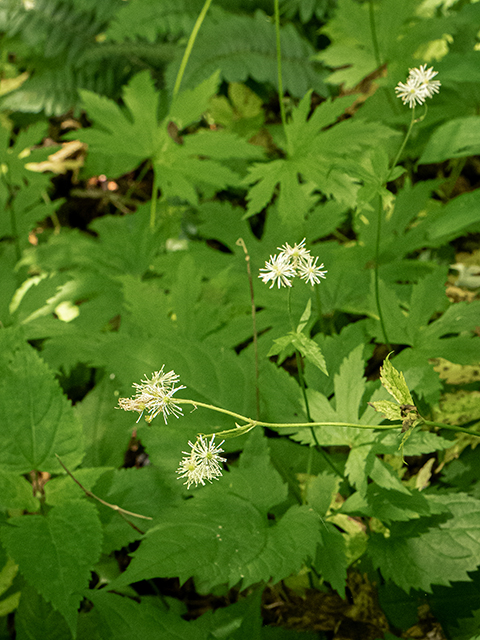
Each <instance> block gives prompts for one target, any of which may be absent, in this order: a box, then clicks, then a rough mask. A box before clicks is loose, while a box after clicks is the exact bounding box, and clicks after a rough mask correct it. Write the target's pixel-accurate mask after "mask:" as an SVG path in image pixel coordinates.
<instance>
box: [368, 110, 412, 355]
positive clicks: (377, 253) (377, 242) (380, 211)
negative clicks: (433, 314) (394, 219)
mask: <svg viewBox="0 0 480 640" xmlns="http://www.w3.org/2000/svg"><path fill="white" fill-rule="evenodd" d="M414 124H415V107H413V108H412V118H411V120H410V124H409V126H408V129H407V133H406V134H405V138H404V140H403V142H402V145H401V147H400V149H399V150H398V153H397V155H396V156H395V160H394V161H393V164H392V166H391V168H390V171H389V172H388V175H387V178H386V181H385V182H386V183H387V182H388V181H389V179H390V176H391V175H392V172H393V170H394V169H395V167H396V166H397V162H398V160H399V159H400V156H401V155H402V153H403V150H404V149H405V145H406V144H407V141H408V139H409V137H410V134H411V133H412V129H413V125H414ZM382 217H383V207H382V201H381V199H380V202H379V204H378V217H377V235H376V239H375V274H374V285H375V302H376V305H377V311H378V317H379V319H380V326H381V328H382V333H383V339H384V341H385V344H386V345H387V347H388V350H389V351H391V350H392V347H391V345H390V340H389V339H388V334H387V330H386V327H385V320H384V317H383V311H382V305H381V302H380V278H379V275H378V267H379V262H380V238H381V235H382Z"/></svg>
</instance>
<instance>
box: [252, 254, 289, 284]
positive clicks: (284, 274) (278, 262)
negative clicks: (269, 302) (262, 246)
mask: <svg viewBox="0 0 480 640" xmlns="http://www.w3.org/2000/svg"><path fill="white" fill-rule="evenodd" d="M260 271H264V272H265V273H260V275H259V276H258V277H259V278H261V279H262V280H263V282H264V283H265V284H268V283H269V282H270V281H272V284H271V285H270V289H271V288H272V287H273V286H274V285H275V283H277V284H278V288H279V289H280V286H282V287H291V286H292V283H291V282H290V280H289V278H294V277H295V269H294V268H293V266H292V264H291V263H290V260H289V258H288V257H287V256H286V255H285V253H280V254H279V255H278V256H270V261H269V262H268V261H267V262H265V267H264V268H262V269H260Z"/></svg>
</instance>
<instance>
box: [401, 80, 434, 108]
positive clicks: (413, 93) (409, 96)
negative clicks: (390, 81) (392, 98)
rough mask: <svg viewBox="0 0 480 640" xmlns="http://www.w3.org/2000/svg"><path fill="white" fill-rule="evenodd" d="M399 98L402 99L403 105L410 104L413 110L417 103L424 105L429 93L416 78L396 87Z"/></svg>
mask: <svg viewBox="0 0 480 640" xmlns="http://www.w3.org/2000/svg"><path fill="white" fill-rule="evenodd" d="M395 91H396V93H397V98H401V99H402V102H403V104H408V106H409V107H410V109H412V108H413V107H414V106H415V104H416V103H418V104H423V103H424V102H425V98H426V97H427V93H426V91H425V89H423V88H422V87H421V86H420V85H419V83H418V82H417V81H416V80H415V78H408V79H407V82H399V83H398V84H397V86H396V87H395Z"/></svg>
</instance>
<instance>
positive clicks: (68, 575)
mask: <svg viewBox="0 0 480 640" xmlns="http://www.w3.org/2000/svg"><path fill="white" fill-rule="evenodd" d="M0 539H1V541H2V544H3V545H4V546H5V548H6V549H7V551H8V553H9V554H10V556H11V557H12V558H13V559H14V560H15V562H16V563H17V564H18V565H19V567H20V571H21V572H22V574H23V575H24V577H25V579H26V580H27V582H29V583H30V584H31V585H32V586H33V587H35V589H37V591H38V592H39V593H40V594H41V595H42V596H43V598H45V600H46V601H47V602H51V603H52V605H53V607H54V608H55V609H56V610H57V611H59V612H60V613H61V614H62V615H63V616H64V618H65V620H66V621H67V623H68V626H69V628H70V631H71V632H72V635H73V636H74V637H75V635H76V626H77V609H78V606H79V604H80V602H81V600H82V598H83V595H82V591H83V590H84V589H85V588H86V587H87V585H88V582H89V580H90V574H91V571H92V569H93V567H94V565H95V563H96V562H97V561H98V559H99V557H100V548H101V540H102V532H101V527H100V521H99V519H98V515H97V511H96V509H95V507H94V506H93V505H92V504H90V503H88V502H86V501H85V500H82V501H72V502H69V503H65V504H62V505H61V506H58V507H53V508H52V510H51V511H50V512H49V513H48V515H47V516H23V517H18V518H11V519H10V520H9V521H8V525H7V526H4V527H2V529H0Z"/></svg>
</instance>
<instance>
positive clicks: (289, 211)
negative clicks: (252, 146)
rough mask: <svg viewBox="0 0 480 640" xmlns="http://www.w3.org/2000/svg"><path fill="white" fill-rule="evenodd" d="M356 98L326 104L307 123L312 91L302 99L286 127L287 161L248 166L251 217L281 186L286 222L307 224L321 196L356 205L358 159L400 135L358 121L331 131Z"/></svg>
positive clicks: (281, 207)
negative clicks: (320, 194) (293, 218)
mask: <svg viewBox="0 0 480 640" xmlns="http://www.w3.org/2000/svg"><path fill="white" fill-rule="evenodd" d="M354 99H355V96H344V97H342V98H338V99H337V100H335V101H333V102H332V101H326V102H324V103H322V104H321V105H320V106H319V107H317V109H316V110H315V111H314V113H313V115H312V116H311V117H310V118H308V114H309V112H310V106H311V105H310V103H311V91H309V92H308V93H307V94H306V95H305V96H304V97H303V98H302V100H301V101H300V103H299V105H298V107H296V108H295V109H294V110H293V113H292V119H291V121H290V122H289V123H287V126H286V136H287V140H286V154H287V157H286V158H285V159H278V160H273V161H270V162H268V163H264V164H253V165H252V166H251V167H249V174H248V176H247V177H246V178H245V180H244V182H245V184H249V185H254V186H252V187H251V188H250V190H249V194H248V196H247V200H248V208H247V215H248V216H251V215H254V214H256V213H259V212H260V211H261V210H262V209H264V208H265V207H266V205H267V204H268V203H269V202H270V200H271V198H272V196H273V194H274V191H275V189H276V186H277V185H278V184H280V194H279V197H278V202H277V206H278V210H279V214H280V217H281V218H282V219H283V221H286V220H288V218H292V217H296V218H297V219H298V220H300V221H301V220H303V218H304V216H305V214H306V213H307V212H308V211H309V209H311V208H312V207H313V206H314V205H315V204H316V202H317V201H318V193H317V192H318V191H321V192H323V193H324V194H325V195H326V196H328V197H333V198H335V199H336V200H337V201H338V202H340V203H343V204H345V205H348V206H354V205H355V203H356V196H357V192H358V190H359V188H360V184H359V175H357V172H356V168H355V167H356V164H355V160H358V159H359V158H360V157H361V156H362V154H363V153H364V152H365V151H366V150H367V149H368V148H371V146H372V144H373V141H374V140H377V141H378V142H379V143H380V141H382V143H383V142H385V140H386V139H388V138H389V137H390V136H392V135H395V134H394V132H393V131H392V130H391V129H388V128H387V127H385V126H383V125H379V124H376V123H375V124H372V123H367V122H364V121H362V120H361V119H359V118H358V117H356V118H354V119H349V120H343V121H341V122H339V123H337V124H336V125H335V126H333V127H329V125H331V124H333V123H335V122H336V120H337V119H338V118H339V117H340V116H341V115H342V114H343V113H344V111H345V109H347V108H348V107H349V106H350V105H351V104H352V102H353V101H354Z"/></svg>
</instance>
